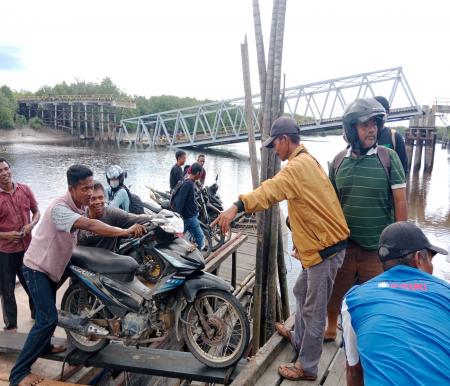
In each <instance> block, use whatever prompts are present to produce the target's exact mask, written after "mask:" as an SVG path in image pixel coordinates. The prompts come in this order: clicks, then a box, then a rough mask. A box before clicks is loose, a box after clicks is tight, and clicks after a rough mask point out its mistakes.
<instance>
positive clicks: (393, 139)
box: [391, 129, 397, 150]
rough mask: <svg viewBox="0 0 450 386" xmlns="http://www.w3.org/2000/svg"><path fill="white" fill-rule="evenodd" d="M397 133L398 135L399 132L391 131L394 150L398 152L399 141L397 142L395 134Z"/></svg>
mask: <svg viewBox="0 0 450 386" xmlns="http://www.w3.org/2000/svg"><path fill="white" fill-rule="evenodd" d="M396 133H397V130H395V129H391V136H392V137H391V138H392V148H393V149H394V150H396V147H397V141H396V140H395V134H396Z"/></svg>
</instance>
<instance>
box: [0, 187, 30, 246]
mask: <svg viewBox="0 0 450 386" xmlns="http://www.w3.org/2000/svg"><path fill="white" fill-rule="evenodd" d="M36 210H38V205H37V202H36V198H35V197H34V195H33V192H32V191H31V189H30V188H29V187H28V186H27V185H24V184H19V183H13V191H12V192H5V191H4V190H3V189H1V188H0V232H11V231H17V232H20V231H21V230H22V228H23V227H24V226H25V225H27V224H29V223H30V222H31V215H30V213H31V212H34V211H36ZM30 242H31V234H28V235H26V236H24V237H23V238H22V239H21V240H19V241H18V242H16V241H11V240H6V239H0V252H4V253H15V252H22V251H25V250H26V249H27V248H28V246H29V245H30Z"/></svg>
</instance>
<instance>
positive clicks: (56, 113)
mask: <svg viewBox="0 0 450 386" xmlns="http://www.w3.org/2000/svg"><path fill="white" fill-rule="evenodd" d="M54 115H55V116H54V118H55V129H56V128H58V104H57V103H55V110H54Z"/></svg>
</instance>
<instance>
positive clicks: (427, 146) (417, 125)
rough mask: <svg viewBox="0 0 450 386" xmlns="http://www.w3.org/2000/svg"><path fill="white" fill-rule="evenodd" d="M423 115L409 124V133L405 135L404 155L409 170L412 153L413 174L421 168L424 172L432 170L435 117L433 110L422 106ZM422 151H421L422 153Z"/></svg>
mask: <svg viewBox="0 0 450 386" xmlns="http://www.w3.org/2000/svg"><path fill="white" fill-rule="evenodd" d="M422 111H423V112H424V114H423V115H422V116H418V117H414V118H413V119H411V120H410V123H409V133H408V134H407V135H406V153H407V155H408V161H409V165H410V168H411V159H412V154H413V149H414V147H415V152H414V161H413V164H412V169H413V172H418V171H419V170H420V168H421V166H422V154H423V167H424V171H425V172H430V171H431V170H432V169H433V163H434V152H435V148H436V127H435V122H436V116H435V110H434V108H431V109H430V107H429V106H422ZM422 150H423V151H422Z"/></svg>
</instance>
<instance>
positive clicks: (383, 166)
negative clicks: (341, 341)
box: [325, 98, 407, 341]
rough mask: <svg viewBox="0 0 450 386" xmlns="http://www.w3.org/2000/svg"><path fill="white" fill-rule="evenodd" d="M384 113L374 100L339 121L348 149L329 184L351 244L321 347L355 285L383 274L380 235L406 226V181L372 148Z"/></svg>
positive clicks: (392, 155)
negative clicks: (393, 226)
mask: <svg viewBox="0 0 450 386" xmlns="http://www.w3.org/2000/svg"><path fill="white" fill-rule="evenodd" d="M385 117H386V112H385V110H384V107H383V106H382V105H381V104H380V103H379V102H377V101H376V100H375V99H373V98H368V99H357V100H355V101H354V102H352V103H351V104H350V105H349V106H348V107H347V109H346V111H345V113H344V116H343V124H344V130H345V135H346V138H347V141H348V142H349V144H350V147H349V148H348V149H347V151H346V153H340V154H338V155H337V156H336V158H335V160H334V161H333V163H332V165H331V168H330V174H329V175H330V180H331V182H332V184H333V186H334V188H335V189H336V192H337V195H338V197H339V201H340V203H341V206H342V209H343V211H344V216H345V219H346V220H347V224H348V226H349V228H350V240H349V245H348V247H347V250H346V255H345V259H344V263H343V265H342V267H341V268H340V269H339V271H338V273H337V276H336V280H335V283H334V287H333V292H332V294H331V298H330V301H329V303H328V326H327V330H326V332H325V341H330V340H334V339H335V337H336V327H337V320H338V315H339V311H340V308H341V303H342V298H343V296H344V295H345V293H346V292H347V291H348V290H349V289H350V288H351V287H352V286H353V285H354V284H361V283H364V282H366V281H367V280H369V279H371V278H373V277H375V276H376V275H378V274H380V273H382V272H383V268H382V266H381V263H380V260H379V258H378V251H377V249H378V241H379V238H380V235H381V232H382V231H383V229H384V228H385V227H386V226H388V225H389V224H392V223H393V222H395V221H406V220H407V209H406V181H405V173H404V170H403V166H402V164H401V161H400V159H399V158H398V155H397V153H396V152H395V151H393V150H391V149H388V148H385V147H381V146H380V147H377V139H378V136H379V132H380V130H381V129H382V128H383V125H384V121H385Z"/></svg>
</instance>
